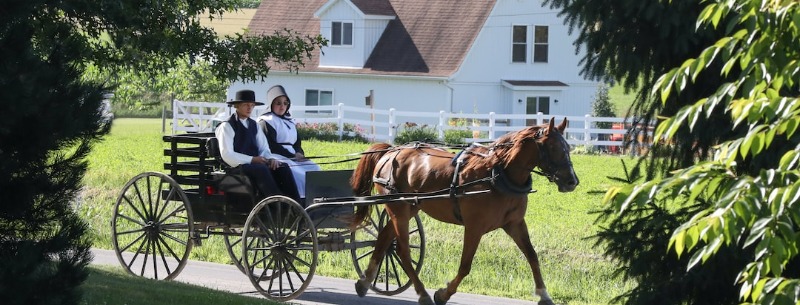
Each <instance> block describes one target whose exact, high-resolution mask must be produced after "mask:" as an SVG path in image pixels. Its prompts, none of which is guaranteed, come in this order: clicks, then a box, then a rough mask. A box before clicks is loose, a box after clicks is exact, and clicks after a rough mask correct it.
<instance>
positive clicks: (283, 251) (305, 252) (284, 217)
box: [241, 196, 318, 301]
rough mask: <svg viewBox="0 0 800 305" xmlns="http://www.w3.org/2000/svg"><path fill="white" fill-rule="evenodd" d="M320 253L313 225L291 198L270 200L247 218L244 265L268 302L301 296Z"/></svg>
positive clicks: (243, 239) (243, 249) (243, 252)
mask: <svg viewBox="0 0 800 305" xmlns="http://www.w3.org/2000/svg"><path fill="white" fill-rule="evenodd" d="M317 251H318V246H317V231H316V229H315V228H314V223H313V222H311V218H310V217H309V216H308V214H307V213H306V212H305V210H304V209H303V207H302V206H301V205H300V204H299V203H297V202H296V201H294V200H292V199H291V198H289V197H284V196H271V197H268V198H266V199H264V200H262V201H261V202H259V203H258V204H257V205H256V206H255V207H254V208H253V210H252V211H251V212H250V215H249V216H248V217H247V221H246V222H245V226H244V233H243V234H242V260H241V262H242V265H243V266H244V269H245V270H247V271H246V272H245V274H247V276H248V278H250V282H251V283H252V284H253V286H255V288H256V289H257V290H258V291H259V292H260V293H261V294H263V295H264V296H266V297H267V298H269V299H272V300H276V301H288V300H291V299H294V298H296V297H298V296H299V295H300V294H302V293H303V291H304V290H305V289H306V287H308V284H309V283H310V282H311V278H312V277H314V272H315V271H316V268H317V253H318V252H317Z"/></svg>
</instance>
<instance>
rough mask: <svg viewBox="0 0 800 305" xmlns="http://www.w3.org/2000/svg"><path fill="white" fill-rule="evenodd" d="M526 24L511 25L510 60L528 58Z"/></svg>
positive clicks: (524, 59) (524, 60)
mask: <svg viewBox="0 0 800 305" xmlns="http://www.w3.org/2000/svg"><path fill="white" fill-rule="evenodd" d="M527 53H528V26H526V25H515V26H513V27H511V62H521V63H524V62H527V61H528V58H527V56H526V54H527Z"/></svg>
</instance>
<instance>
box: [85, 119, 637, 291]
mask: <svg viewBox="0 0 800 305" xmlns="http://www.w3.org/2000/svg"><path fill="white" fill-rule="evenodd" d="M160 130H161V122H160V120H157V119H118V120H116V121H115V122H114V126H113V128H112V131H111V134H110V135H109V136H108V137H106V139H105V140H104V141H103V142H102V143H99V144H98V145H96V147H95V149H94V150H93V152H92V154H91V156H90V158H89V162H90V164H89V171H88V173H87V175H86V177H85V187H84V191H83V196H82V200H81V201H80V202H79V205H80V212H81V213H82V215H83V217H84V218H85V219H86V220H87V221H88V222H89V224H90V226H91V232H92V233H93V239H94V244H95V246H96V247H99V248H104V249H111V243H110V239H109V232H110V227H109V221H110V219H111V216H112V215H111V213H112V209H113V205H114V202H115V200H116V197H117V195H118V192H119V190H120V189H121V188H122V186H123V185H124V184H125V182H126V181H127V180H129V179H131V178H132V177H134V176H135V175H137V174H139V173H141V172H145V171H160V172H163V163H164V162H166V161H167V159H166V157H164V156H163V149H164V148H165V144H164V143H163V142H162V140H161V137H162V134H161V132H160ZM304 145H305V146H304V147H305V148H306V151H307V155H309V156H314V155H341V154H346V153H353V152H360V151H363V150H364V149H365V148H366V147H367V146H368V145H367V144H361V143H353V142H335V143H334V142H319V141H307V142H305V143H304ZM620 160H625V159H624V158H623V157H617V156H591V155H574V156H573V162H574V168H575V171H576V173H577V174H578V176H579V178H580V179H581V184H580V185H579V186H578V189H577V190H576V191H574V192H572V193H558V192H557V190H556V187H555V186H554V185H552V184H548V183H547V181H546V180H545V179H544V178H541V177H538V176H536V177H534V188H535V189H537V190H538V192H537V193H535V194H531V195H530V196H529V204H528V211H527V214H526V219H527V221H528V226H529V230H530V232H531V239H532V242H533V244H534V246H535V247H536V249H537V251H538V254H539V259H540V261H541V264H542V272H543V274H544V279H545V282H546V284H547V287H548V290H549V292H550V294H551V295H552V297H553V299H554V300H555V301H556V302H557V303H560V304H566V303H568V304H575V305H578V304H608V303H609V300H610V299H611V298H612V297H614V296H616V295H619V294H621V293H623V292H624V291H626V290H627V289H630V288H631V283H626V282H623V281H622V280H620V279H614V278H612V276H611V274H612V271H613V268H614V266H615V263H614V262H613V261H611V260H609V259H608V258H606V257H604V256H603V255H602V253H603V249H599V248H596V247H594V245H593V242H592V241H591V240H589V239H587V237H590V236H592V235H593V234H594V233H595V232H597V230H598V227H597V225H595V224H594V223H593V222H594V220H595V217H594V216H593V215H591V214H590V212H591V211H593V210H596V209H598V208H600V203H601V200H602V196H603V194H604V192H605V190H606V189H607V188H608V187H609V186H611V185H612V181H611V180H610V179H608V178H606V177H607V176H621V175H623V172H622V166H621V165H620V164H621V163H620ZM354 166H355V164H354V163H340V164H336V165H335V166H328V165H325V166H323V169H335V168H336V169H344V168H353V167H354ZM423 221H424V222H423V228H424V230H425V233H426V238H427V252H426V256H425V265H424V268H423V271H422V273H421V278H422V280H423V282H424V283H425V284H426V288H428V290H429V291H433V290H435V289H438V288H441V287H442V286H443V285H444V284H445V283H446V282H448V281H450V280H451V279H452V277H453V276H454V275H455V272H456V270H457V268H458V265H459V257H460V253H461V236H462V234H463V229H462V228H461V227H460V226H454V225H447V224H443V223H440V222H437V221H433V220H431V219H429V218H426V217H423ZM192 258H193V259H198V260H206V261H213V262H220V263H230V260H229V258H228V256H227V254H226V252H225V249H224V243H223V242H222V241H221V239H217V238H215V237H212V239H211V240H208V241H204V243H203V246H202V247H195V248H194V249H192ZM317 274H321V275H326V276H335V277H342V278H350V279H355V278H356V272H355V271H354V267H353V263H352V261H351V259H350V254H349V252H323V253H321V255H320V265H319V266H318V268H317ZM459 291H462V292H470V293H478V294H485V295H494V296H502V297H510V298H516V299H528V300H535V299H534V298H533V296H532V291H533V279H532V275H531V272H530V268H529V267H528V265H527V263H526V261H525V259H524V257H523V255H522V253H521V252H520V251H519V250H518V249H517V248H516V246H515V245H514V243H513V242H512V241H511V239H510V238H509V237H508V236H506V235H505V233H503V232H502V231H496V232H492V233H490V234H487V235H486V236H484V238H483V240H482V243H481V246H480V247H479V250H478V253H477V255H476V258H475V261H474V263H473V268H472V272H471V273H470V276H468V277H467V278H466V279H465V280H464V281H463V282H462V284H461V286H460V287H459Z"/></svg>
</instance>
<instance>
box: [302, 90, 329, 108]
mask: <svg viewBox="0 0 800 305" xmlns="http://www.w3.org/2000/svg"><path fill="white" fill-rule="evenodd" d="M331 105H333V91H330V90H317V89H306V106H331ZM306 113H333V111H329V110H325V111H317V110H308V111H306Z"/></svg>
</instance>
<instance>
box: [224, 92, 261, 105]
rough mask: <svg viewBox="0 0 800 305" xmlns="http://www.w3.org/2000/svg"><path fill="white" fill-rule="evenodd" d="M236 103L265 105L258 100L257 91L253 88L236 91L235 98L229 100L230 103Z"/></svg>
mask: <svg viewBox="0 0 800 305" xmlns="http://www.w3.org/2000/svg"><path fill="white" fill-rule="evenodd" d="M236 103H255V104H256V106H261V105H264V103H261V102H256V93H255V92H253V90H239V91H236V96H234V98H233V100H230V101H228V105H233V104H236Z"/></svg>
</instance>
